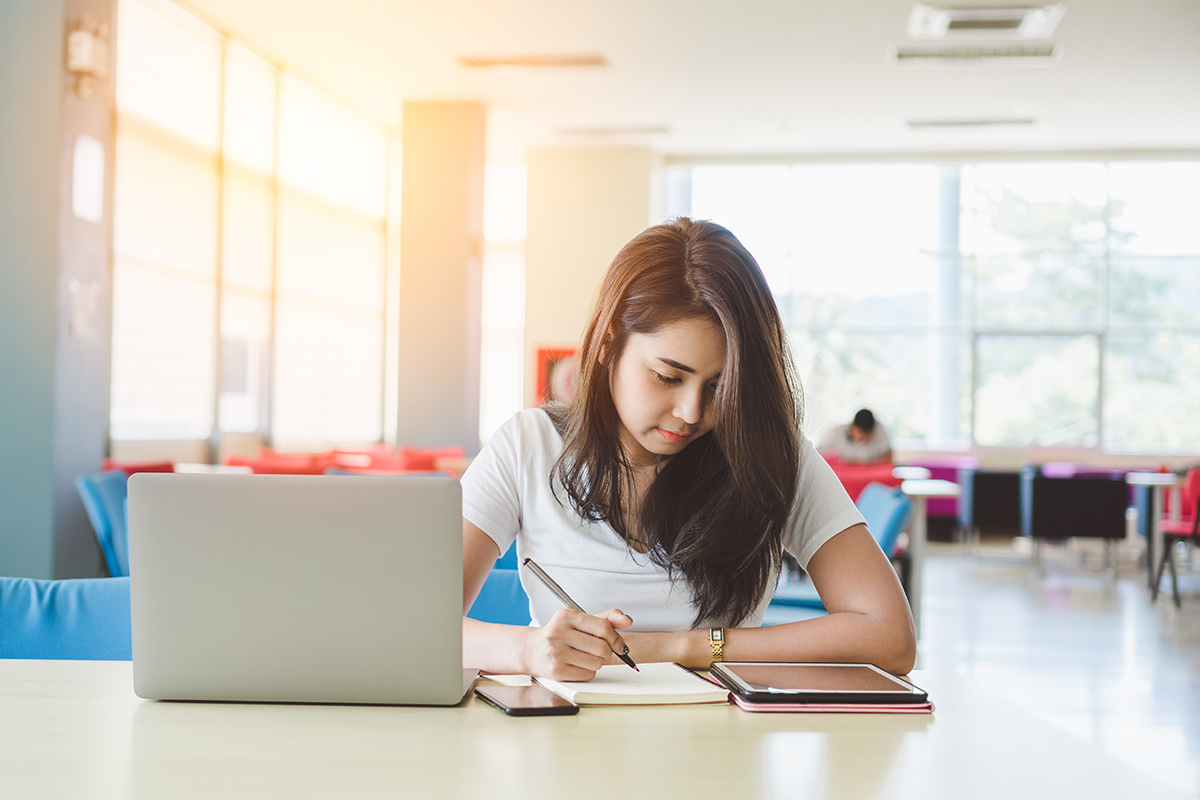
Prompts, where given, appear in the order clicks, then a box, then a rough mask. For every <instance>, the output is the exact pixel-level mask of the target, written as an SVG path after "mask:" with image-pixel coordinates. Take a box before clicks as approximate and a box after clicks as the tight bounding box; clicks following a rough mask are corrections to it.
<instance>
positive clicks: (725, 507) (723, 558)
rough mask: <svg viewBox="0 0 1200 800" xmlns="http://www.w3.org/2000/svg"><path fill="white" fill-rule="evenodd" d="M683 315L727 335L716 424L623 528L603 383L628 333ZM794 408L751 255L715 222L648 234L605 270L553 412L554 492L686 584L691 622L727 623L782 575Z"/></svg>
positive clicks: (627, 471)
mask: <svg viewBox="0 0 1200 800" xmlns="http://www.w3.org/2000/svg"><path fill="white" fill-rule="evenodd" d="M692 318H699V319H705V320H710V321H712V322H713V323H715V324H716V325H718V326H719V327H720V328H721V330H722V331H723V332H724V334H725V340H726V356H725V364H724V367H723V369H722V371H721V380H720V383H719V386H718V388H717V393H716V397H715V398H714V400H713V402H714V404H715V405H714V413H715V427H714V428H713V430H712V431H711V432H710V433H708V434H705V435H704V436H702V437H700V438H699V439H697V440H696V441H694V442H692V443H691V444H689V445H688V446H687V447H685V448H684V449H683V450H682V451H680V452H679V453H678V454H676V455H675V456H673V457H671V458H669V459H667V461H666V463H665V464H664V465H663V466H662V468H661V470H660V471H659V472H658V474H657V476H656V477H655V479H654V481H653V483H652V484H651V485H650V487H649V488H648V489H647V491H646V495H645V498H644V499H643V501H642V504H641V508H640V510H639V513H638V516H637V519H636V520H630V519H629V516H628V512H629V505H630V497H629V491H630V487H631V486H632V485H633V482H632V477H633V470H632V467H631V466H630V464H629V461H628V460H627V458H626V456H625V453H624V450H623V447H622V444H621V436H620V433H619V431H620V420H619V418H618V416H617V410H616V407H615V406H614V405H613V399H612V391H611V383H610V380H611V376H612V374H613V372H614V370H615V369H616V365H617V362H618V360H619V359H620V358H621V354H622V353H623V352H624V349H625V344H626V342H627V341H628V339H629V335H630V334H633V333H640V334H649V333H653V332H655V331H657V330H658V329H659V328H661V327H662V326H664V325H668V324H671V323H673V322H678V321H680V320H684V319H692ZM799 398H800V393H799V386H798V383H797V380H796V377H795V370H794V367H793V365H792V360H791V355H790V350H789V348H788V345H787V336H786V333H785V332H784V328H783V323H782V322H781V320H780V318H779V311H778V309H777V308H776V307H775V301H774V299H773V298H772V296H771V291H770V288H769V287H768V286H767V282H766V279H765V278H764V277H763V274H762V270H761V269H760V268H759V266H758V263H757V262H756V261H755V260H754V257H753V256H751V255H750V253H749V252H748V251H747V250H746V248H745V247H743V246H742V243H741V242H739V241H738V240H737V238H736V237H735V236H734V235H733V234H732V233H730V232H729V231H728V230H726V229H725V228H723V227H721V226H720V225H717V224H715V223H712V222H703V221H695V222H694V221H692V220H690V219H686V218H679V219H676V220H674V221H672V222H669V223H666V224H663V225H657V226H655V227H652V228H649V229H647V230H646V231H644V232H642V233H641V234H639V235H638V236H637V237H636V238H634V239H633V240H632V241H631V242H629V244H627V245H625V247H623V248H622V249H621V252H619V253H618V254H617V257H616V258H615V259H614V260H613V262H612V265H611V266H610V267H609V269H608V272H607V273H606V275H605V277H604V281H603V283H602V284H601V287H600V290H599V294H598V295H597V299H596V303H595V307H594V309H593V312H592V315H591V319H590V321H589V322H588V326H587V329H586V331H585V332H584V338H583V342H582V348H581V352H580V374H579V382H578V387H577V389H576V393H575V396H574V398H573V400H572V401H571V403H570V405H568V406H566V407H565V408H562V407H560V408H556V409H555V408H551V409H549V410H550V411H551V417H552V418H553V419H554V421H555V424H556V425H557V426H558V428H559V430H560V431H561V433H562V435H563V441H564V449H563V452H562V455H561V456H560V457H559V459H558V461H557V462H556V463H555V465H554V469H553V470H552V473H551V487H552V488H553V489H554V491H555V493H556V494H558V492H559V490H561V491H562V492H565V494H566V496H567V497H568V498H569V499H570V503H571V505H572V506H573V507H574V509H575V510H576V512H577V513H578V514H579V515H580V516H581V517H582V518H583V519H585V520H590V521H605V522H607V523H608V524H609V525H611V526H612V528H613V529H614V530H615V531H617V533H618V534H620V535H621V536H623V537H624V538H625V540H626V541H627V542H629V543H630V544H633V543H634V542H638V543H641V544H643V545H645V546H647V547H649V554H650V558H651V559H652V560H653V561H654V563H656V564H658V565H659V566H660V567H663V568H664V569H666V570H667V571H668V572H669V573H671V574H672V575H676V574H678V575H682V576H683V578H684V579H685V580H686V582H687V584H688V585H689V586H690V587H691V590H692V595H693V598H692V599H693V603H694V605H695V607H696V620H695V624H697V625H699V624H700V623H701V622H703V621H704V620H725V624H730V625H732V624H736V623H738V622H740V621H741V620H743V619H745V618H746V617H748V616H749V615H750V614H751V613H752V612H753V611H754V610H755V609H756V608H757V606H758V603H759V602H760V601H761V599H762V597H763V595H764V594H765V593H766V592H767V591H768V590H769V589H770V586H769V584H770V581H771V579H772V577H773V576H774V575H775V574H776V573H777V572H778V570H779V565H780V560H781V557H782V531H783V526H784V524H785V523H786V521H787V519H788V515H789V513H790V511H791V507H792V502H793V499H794V497H795V491H796V479H797V467H798V460H799V457H800V456H799V453H800V445H799V441H800V440H799V437H800V422H801V413H802V412H801V407H800V399H799Z"/></svg>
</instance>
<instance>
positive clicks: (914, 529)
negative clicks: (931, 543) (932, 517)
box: [900, 479, 962, 638]
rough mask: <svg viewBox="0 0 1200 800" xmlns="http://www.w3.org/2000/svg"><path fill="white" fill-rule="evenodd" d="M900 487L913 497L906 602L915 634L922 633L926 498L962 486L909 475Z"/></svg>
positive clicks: (955, 493)
mask: <svg viewBox="0 0 1200 800" xmlns="http://www.w3.org/2000/svg"><path fill="white" fill-rule="evenodd" d="M900 490H901V491H903V492H904V493H905V494H906V495H908V496H909V497H910V498H912V501H913V514H912V520H911V521H910V522H909V523H908V557H909V559H911V561H912V574H911V575H910V576H909V579H908V604H909V606H910V607H911V608H912V615H913V624H914V625H916V626H917V637H918V638H920V636H921V571H922V567H923V566H924V563H925V542H926V540H927V539H928V538H929V516H928V514H927V513H926V510H925V501H926V500H928V499H929V498H930V497H958V496H959V495H960V494H961V493H962V490H961V489H960V488H959V486H958V484H957V483H954V482H953V481H943V480H937V479H911V480H906V481H903V482H902V483H901V484H900Z"/></svg>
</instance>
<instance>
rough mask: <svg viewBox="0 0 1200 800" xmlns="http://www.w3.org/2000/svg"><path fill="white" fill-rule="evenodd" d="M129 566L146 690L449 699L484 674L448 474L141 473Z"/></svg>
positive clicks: (312, 699) (266, 698) (138, 671)
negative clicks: (473, 643)
mask: <svg viewBox="0 0 1200 800" xmlns="http://www.w3.org/2000/svg"><path fill="white" fill-rule="evenodd" d="M129 572H130V581H131V584H130V591H131V603H132V609H131V610H132V622H133V676H134V677H133V684H134V691H135V692H136V693H137V694H138V696H140V697H144V698H147V699H155V700H227V701H250V702H297V703H389V704H402V705H454V704H457V703H459V702H461V701H462V699H463V697H464V696H465V695H466V693H467V691H468V690H469V689H470V684H471V680H472V679H473V677H474V676H475V673H474V672H467V671H466V670H463V668H462V495H461V490H460V488H459V484H458V481H456V480H455V479H453V478H448V477H440V476H438V477H434V476H395V477H392V476H326V475H321V476H313V475H222V474H215V475H214V474H173V473H137V474H135V475H133V476H131V478H130V481H129Z"/></svg>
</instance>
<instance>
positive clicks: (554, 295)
mask: <svg viewBox="0 0 1200 800" xmlns="http://www.w3.org/2000/svg"><path fill="white" fill-rule="evenodd" d="M527 164H528V170H529V183H528V192H529V197H528V220H527V223H526V235H525V384H524V385H525V392H526V394H525V398H526V400H525V402H526V405H533V403H534V397H535V387H534V381H535V378H536V375H537V350H538V348H543V347H551V348H559V347H563V348H570V347H576V346H577V345H578V343H579V338H580V336H581V335H582V333H583V326H584V323H585V322H586V320H587V316H588V312H589V311H590V309H591V306H592V301H593V299H594V296H595V292H596V289H597V287H598V286H599V283H600V279H601V277H602V276H603V274H604V271H605V269H607V268H608V265H609V263H610V262H611V261H612V259H613V256H615V255H616V254H617V251H618V250H620V249H621V247H622V246H623V245H624V244H625V243H626V242H628V241H629V240H630V239H632V238H633V237H634V236H636V235H637V234H638V233H640V232H641V231H643V230H644V229H645V228H646V227H647V226H649V225H651V224H653V223H656V222H660V221H661V220H660V219H658V218H657V217H658V216H659V215H661V210H660V208H659V203H658V202H657V191H656V187H657V176H658V173H659V167H660V162H659V157H658V156H657V155H656V154H655V153H654V152H653V151H651V150H648V149H644V148H639V147H607V148H594V147H586V148H585V147H580V148H552V149H551V148H547V149H540V150H531V151H530V152H529V154H528V160H527Z"/></svg>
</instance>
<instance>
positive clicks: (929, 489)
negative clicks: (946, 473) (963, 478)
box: [900, 478, 962, 497]
mask: <svg viewBox="0 0 1200 800" xmlns="http://www.w3.org/2000/svg"><path fill="white" fill-rule="evenodd" d="M900 489H901V491H903V492H904V493H905V494H906V495H908V496H909V497H958V496H959V495H960V494H962V489H961V488H960V487H959V485H958V484H957V483H955V482H954V481H944V480H941V479H940V478H910V479H908V480H906V481H903V482H902V483H901V484H900Z"/></svg>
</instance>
